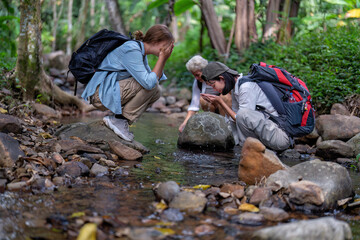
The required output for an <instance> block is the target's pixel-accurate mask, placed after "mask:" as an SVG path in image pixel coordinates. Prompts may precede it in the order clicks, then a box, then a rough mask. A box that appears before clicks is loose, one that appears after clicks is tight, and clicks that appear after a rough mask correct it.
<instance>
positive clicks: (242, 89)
mask: <svg viewBox="0 0 360 240" xmlns="http://www.w3.org/2000/svg"><path fill="white" fill-rule="evenodd" d="M202 78H203V79H204V80H205V81H206V83H207V84H208V85H210V86H211V87H212V88H214V90H216V91H218V92H221V93H222V94H227V93H228V92H230V91H231V96H232V107H231V108H230V107H229V106H228V105H227V104H226V103H225V102H224V101H223V100H222V98H220V97H218V96H214V95H210V94H201V97H202V98H204V99H205V100H206V101H208V102H209V103H216V104H220V105H221V106H222V107H223V108H224V109H225V111H226V114H227V115H228V116H230V117H231V120H232V121H231V122H232V123H231V125H232V129H233V134H234V138H235V142H236V143H238V144H240V145H242V144H243V143H244V141H245V140H246V138H247V137H253V138H257V139H259V140H260V141H261V142H262V143H263V144H264V145H265V146H266V147H268V148H270V149H273V150H276V151H282V150H285V149H287V148H289V147H290V146H291V138H290V137H289V136H288V135H287V133H286V132H285V131H284V130H283V129H282V128H280V127H279V126H278V125H277V124H276V123H275V122H273V121H272V120H270V119H269V116H268V115H266V114H264V111H258V110H257V109H259V108H261V109H262V110H265V111H266V112H267V113H270V114H272V115H274V116H278V113H277V111H276V110H275V108H274V107H273V106H272V104H271V103H270V101H269V99H268V98H267V96H266V95H265V93H264V92H263V91H262V89H261V88H260V87H259V86H258V84H257V83H255V82H250V81H247V82H244V83H242V84H239V82H240V81H241V78H242V74H239V73H238V72H237V71H235V70H232V69H230V68H229V67H227V66H226V65H225V64H222V63H220V62H211V63H209V64H208V65H207V66H206V67H205V68H204V69H203V71H202Z"/></svg>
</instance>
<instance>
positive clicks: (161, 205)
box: [155, 200, 167, 210]
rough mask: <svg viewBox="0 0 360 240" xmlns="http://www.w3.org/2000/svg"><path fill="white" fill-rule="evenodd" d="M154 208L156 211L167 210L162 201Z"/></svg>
mask: <svg viewBox="0 0 360 240" xmlns="http://www.w3.org/2000/svg"><path fill="white" fill-rule="evenodd" d="M155 208H156V209H157V210H164V209H166V208H167V204H166V203H165V202H164V201H163V200H161V202H159V203H157V204H156V205H155Z"/></svg>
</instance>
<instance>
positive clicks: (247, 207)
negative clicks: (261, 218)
mask: <svg viewBox="0 0 360 240" xmlns="http://www.w3.org/2000/svg"><path fill="white" fill-rule="evenodd" d="M239 210H240V211H244V212H259V208H257V207H256V206H255V205H252V204H250V203H243V204H241V205H240V206H239Z"/></svg>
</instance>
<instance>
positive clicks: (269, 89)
mask: <svg viewBox="0 0 360 240" xmlns="http://www.w3.org/2000/svg"><path fill="white" fill-rule="evenodd" d="M256 83H257V84H258V86H259V87H260V88H261V90H262V91H263V92H264V93H265V95H266V97H267V98H268V99H269V101H270V103H271V105H273V107H274V108H275V110H276V111H277V112H278V113H279V114H280V115H284V114H286V112H285V107H284V104H283V102H282V101H281V99H280V97H279V95H278V93H277V92H276V90H275V87H274V86H273V85H272V84H271V83H269V82H264V81H256Z"/></svg>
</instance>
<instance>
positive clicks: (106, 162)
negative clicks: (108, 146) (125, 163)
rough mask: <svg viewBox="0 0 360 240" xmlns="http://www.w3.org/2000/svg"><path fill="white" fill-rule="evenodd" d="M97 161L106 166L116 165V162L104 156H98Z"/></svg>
mask: <svg viewBox="0 0 360 240" xmlns="http://www.w3.org/2000/svg"><path fill="white" fill-rule="evenodd" d="M99 163H100V164H101V165H104V166H108V167H116V163H115V162H114V161H111V160H108V159H105V158H100V159H99Z"/></svg>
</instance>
